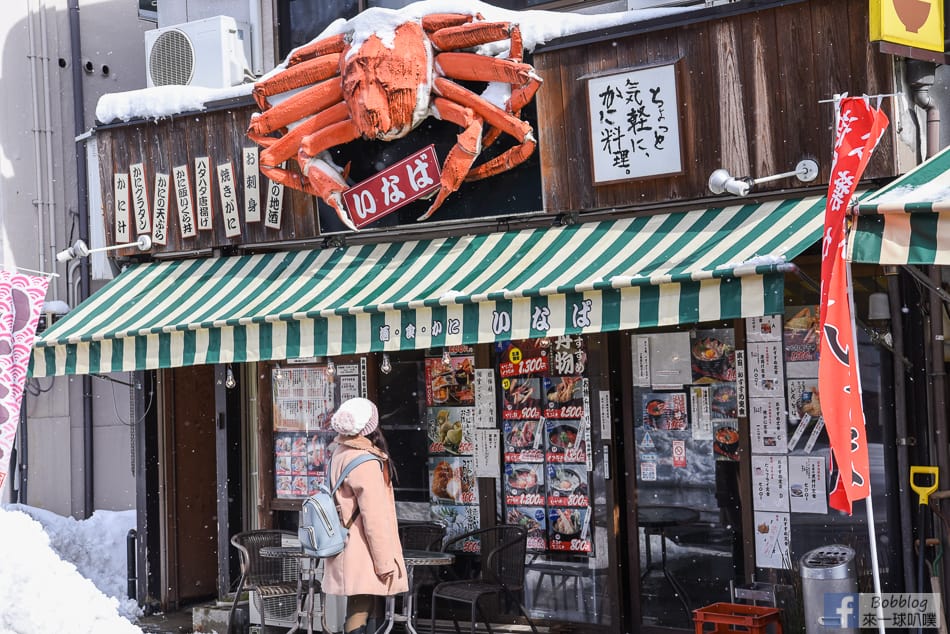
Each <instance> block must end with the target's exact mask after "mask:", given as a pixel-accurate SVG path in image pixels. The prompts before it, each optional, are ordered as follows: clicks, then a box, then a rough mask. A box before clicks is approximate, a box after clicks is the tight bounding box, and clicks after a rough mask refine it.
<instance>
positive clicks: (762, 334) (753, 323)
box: [745, 315, 782, 341]
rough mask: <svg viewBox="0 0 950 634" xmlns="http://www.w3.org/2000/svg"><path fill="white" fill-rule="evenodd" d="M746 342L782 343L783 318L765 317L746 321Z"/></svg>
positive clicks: (779, 316) (751, 318)
mask: <svg viewBox="0 0 950 634" xmlns="http://www.w3.org/2000/svg"><path fill="white" fill-rule="evenodd" d="M745 324H746V325H745V338H746V341H781V340H782V316H781V315H765V316H763V317H749V318H748V319H746V320H745Z"/></svg>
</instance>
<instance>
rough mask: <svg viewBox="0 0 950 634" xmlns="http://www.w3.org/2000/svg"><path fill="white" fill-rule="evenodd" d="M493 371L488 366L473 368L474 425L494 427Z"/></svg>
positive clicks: (486, 427)
mask: <svg viewBox="0 0 950 634" xmlns="http://www.w3.org/2000/svg"><path fill="white" fill-rule="evenodd" d="M495 409H496V408H495V371H494V370H492V369H490V368H483V369H476V370H475V426H476V427H482V428H485V429H496V428H497V427H498V425H497V424H496V422H495Z"/></svg>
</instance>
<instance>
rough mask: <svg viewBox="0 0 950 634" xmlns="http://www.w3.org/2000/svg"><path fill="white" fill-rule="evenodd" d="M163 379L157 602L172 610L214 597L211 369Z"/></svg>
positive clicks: (178, 370)
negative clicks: (159, 592)
mask: <svg viewBox="0 0 950 634" xmlns="http://www.w3.org/2000/svg"><path fill="white" fill-rule="evenodd" d="M162 376H163V390H162V398H163V402H164V420H163V425H162V434H161V436H160V440H159V442H160V450H159V455H160V464H161V465H162V466H161V469H160V478H161V481H162V485H161V491H163V495H162V512H163V523H164V527H163V530H162V577H163V578H164V579H165V582H164V583H163V584H162V587H163V590H162V592H163V596H162V604H163V605H164V606H167V608H166V609H175V608H177V607H179V606H181V605H186V604H188V603H191V602H193V601H197V600H201V599H206V598H209V597H213V596H215V595H216V593H217V571H218V569H217V562H218V559H217V548H216V544H217V526H218V522H217V519H216V518H217V497H216V475H215V474H216V467H215V424H214V419H215V416H214V413H215V405H214V399H213V398H212V397H211V396H210V395H213V394H214V367H213V366H210V365H201V366H190V367H184V368H176V369H174V370H169V371H166V372H164V373H163V375H162ZM198 395H208V396H198Z"/></svg>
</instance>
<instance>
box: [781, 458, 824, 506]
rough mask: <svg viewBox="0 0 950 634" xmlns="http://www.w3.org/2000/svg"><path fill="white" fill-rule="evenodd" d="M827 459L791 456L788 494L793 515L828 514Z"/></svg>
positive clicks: (789, 460) (789, 459)
mask: <svg viewBox="0 0 950 634" xmlns="http://www.w3.org/2000/svg"><path fill="white" fill-rule="evenodd" d="M825 472H826V469H825V459H824V458H819V457H811V456H789V458H788V482H789V484H788V492H789V496H790V497H789V501H790V503H791V510H792V513H823V514H827V513H828V495H827V492H828V489H827V484H826V480H825Z"/></svg>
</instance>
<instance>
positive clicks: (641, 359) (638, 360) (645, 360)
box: [633, 335, 651, 387]
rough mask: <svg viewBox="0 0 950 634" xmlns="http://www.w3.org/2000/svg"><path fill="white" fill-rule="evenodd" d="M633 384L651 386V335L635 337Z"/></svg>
mask: <svg viewBox="0 0 950 634" xmlns="http://www.w3.org/2000/svg"><path fill="white" fill-rule="evenodd" d="M633 385H634V386H636V387H650V385H651V383H650V337H649V336H647V335H639V336H636V337H634V338H633Z"/></svg>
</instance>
